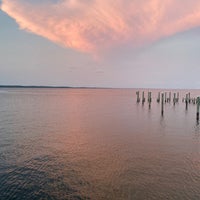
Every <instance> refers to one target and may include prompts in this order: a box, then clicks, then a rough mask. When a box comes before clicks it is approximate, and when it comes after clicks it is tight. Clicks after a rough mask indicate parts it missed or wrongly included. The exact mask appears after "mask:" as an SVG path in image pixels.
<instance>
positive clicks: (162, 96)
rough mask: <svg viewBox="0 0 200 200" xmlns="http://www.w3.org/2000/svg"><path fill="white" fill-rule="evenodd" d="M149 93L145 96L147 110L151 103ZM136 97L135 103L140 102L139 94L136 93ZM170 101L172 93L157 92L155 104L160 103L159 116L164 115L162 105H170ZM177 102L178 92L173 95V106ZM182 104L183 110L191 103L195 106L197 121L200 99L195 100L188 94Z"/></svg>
mask: <svg viewBox="0 0 200 200" xmlns="http://www.w3.org/2000/svg"><path fill="white" fill-rule="evenodd" d="M151 94H152V93H151V92H148V95H147V102H148V104H149V108H151V102H152V96H151ZM136 96H137V103H139V102H140V92H139V91H137V92H136ZM171 100H172V93H171V92H169V93H168V94H167V92H162V93H161V92H158V97H157V102H158V103H161V115H162V116H163V115H164V103H171ZM141 101H142V105H144V103H145V101H146V99H145V93H144V91H143V92H142V100H141ZM178 102H179V92H177V93H173V104H174V105H175V104H176V103H178ZM182 102H184V103H185V109H186V110H187V109H188V104H190V103H193V104H196V105H197V112H196V119H197V120H199V112H200V97H197V98H191V96H190V93H187V94H186V95H185V98H183V99H182Z"/></svg>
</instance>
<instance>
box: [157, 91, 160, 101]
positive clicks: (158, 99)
mask: <svg viewBox="0 0 200 200" xmlns="http://www.w3.org/2000/svg"><path fill="white" fill-rule="evenodd" d="M157 102H158V103H160V92H158V98H157Z"/></svg>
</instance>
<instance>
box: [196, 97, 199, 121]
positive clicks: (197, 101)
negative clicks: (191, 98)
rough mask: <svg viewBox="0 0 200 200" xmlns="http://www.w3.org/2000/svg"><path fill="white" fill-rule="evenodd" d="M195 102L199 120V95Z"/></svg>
mask: <svg viewBox="0 0 200 200" xmlns="http://www.w3.org/2000/svg"><path fill="white" fill-rule="evenodd" d="M196 103H197V116H196V117H197V121H199V107H200V97H197V100H196Z"/></svg>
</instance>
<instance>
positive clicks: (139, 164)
mask: <svg viewBox="0 0 200 200" xmlns="http://www.w3.org/2000/svg"><path fill="white" fill-rule="evenodd" d="M135 92H136V91H135V90H133V89H115V90H111V89H1V90H0V200H13V199H14V200H15V199H16V200H17V199H19V200H27V199H36V200H38V199H41V200H45V199H55V200H62V199H69V200H82V199H85V200H86V199H91V200H101V199H102V200H129V199H130V200H132V199H133V200H135V199H136V200H138V199H141V200H144V199H148V200H151V199H152V200H153V199H159V200H161V199H167V200H170V199H172V200H174V199H180V200H184V199H194V200H195V199H200V187H199V186H200V126H199V124H198V123H197V122H196V119H195V117H196V116H195V112H196V106H195V105H189V107H188V111H186V110H185V105H184V103H182V101H181V100H180V102H179V104H177V105H176V106H173V105H172V104H166V105H165V114H164V117H161V114H160V104H157V103H156V100H155V98H156V96H157V91H156V90H154V91H153V96H154V99H153V103H152V106H151V109H149V108H148V105H147V104H145V105H144V106H142V105H141V104H137V103H136V95H135ZM181 93H182V94H181V95H180V96H181V98H182V96H183V94H185V93H186V91H181ZM191 93H192V96H197V95H198V91H191ZM199 94H200V91H199Z"/></svg>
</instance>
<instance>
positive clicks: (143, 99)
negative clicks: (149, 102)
mask: <svg viewBox="0 0 200 200" xmlns="http://www.w3.org/2000/svg"><path fill="white" fill-rule="evenodd" d="M144 102H145V97H144V91H143V92H142V104H143V105H144Z"/></svg>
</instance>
